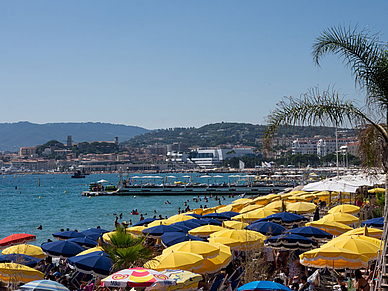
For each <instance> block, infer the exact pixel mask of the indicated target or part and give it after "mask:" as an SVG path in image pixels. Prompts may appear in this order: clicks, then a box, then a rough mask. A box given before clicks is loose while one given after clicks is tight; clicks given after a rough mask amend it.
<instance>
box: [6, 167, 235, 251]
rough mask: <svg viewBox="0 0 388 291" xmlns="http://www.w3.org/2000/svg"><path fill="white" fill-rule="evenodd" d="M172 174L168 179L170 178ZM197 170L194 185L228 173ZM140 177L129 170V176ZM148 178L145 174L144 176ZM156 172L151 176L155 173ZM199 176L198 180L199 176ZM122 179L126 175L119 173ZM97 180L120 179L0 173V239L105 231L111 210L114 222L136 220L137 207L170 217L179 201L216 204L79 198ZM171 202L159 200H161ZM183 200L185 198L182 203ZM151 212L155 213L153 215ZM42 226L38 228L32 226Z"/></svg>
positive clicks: (147, 198)
mask: <svg viewBox="0 0 388 291" xmlns="http://www.w3.org/2000/svg"><path fill="white" fill-rule="evenodd" d="M171 175H173V176H174V177H172V176H171ZM171 175H169V176H170V178H168V175H166V177H165V176H164V174H163V177H164V178H167V179H168V180H169V182H170V183H173V182H174V181H182V182H187V181H188V179H189V178H188V177H183V176H187V173H186V174H182V173H174V174H171ZM201 175H203V174H197V173H193V174H192V180H193V182H194V183H195V182H198V183H214V182H216V183H223V182H226V183H228V182H235V181H233V180H232V181H231V179H236V178H230V177H229V176H230V175H231V174H217V177H211V178H209V177H202V176H201ZM134 176H137V177H139V176H145V175H141V174H140V175H139V174H136V175H135V174H131V175H130V177H134ZM147 176H149V175H147ZM155 176H156V175H155ZM201 177H202V178H201ZM124 178H126V175H125V176H124ZM101 179H105V180H107V181H109V182H110V183H111V184H113V185H117V183H118V182H119V180H120V177H119V176H118V175H117V174H91V175H87V176H86V177H85V178H81V179H72V178H71V175H70V174H41V175H39V174H12V175H3V176H0V201H1V208H0V218H1V219H0V221H1V225H0V239H1V238H4V237H6V236H8V235H11V234H13V233H29V234H34V235H36V241H35V242H32V244H35V245H40V244H42V243H43V242H46V241H47V240H48V239H53V237H52V234H53V233H56V232H59V231H60V230H61V229H65V230H66V229H67V228H69V229H70V230H75V229H77V230H78V231H83V230H85V229H88V228H92V227H97V226H100V227H101V228H103V229H106V230H113V229H114V221H115V214H116V215H119V214H120V213H122V219H121V220H119V221H129V220H132V223H136V222H138V221H139V215H131V211H132V210H134V209H137V210H138V212H139V214H140V213H142V214H143V215H144V217H145V218H149V217H153V216H154V215H157V216H159V215H162V217H165V216H168V217H170V216H172V215H174V214H177V213H178V208H179V207H181V209H184V208H185V206H184V203H185V202H187V204H188V205H189V206H190V208H191V209H195V208H198V207H199V206H200V205H205V204H206V205H207V206H208V207H212V206H216V205H218V201H217V200H215V199H214V198H209V200H208V202H206V203H205V201H204V200H202V201H199V202H194V201H193V198H194V196H190V195H173V196H164V195H163V196H139V195H137V196H95V197H88V196H81V193H82V191H87V190H88V185H89V184H90V183H91V182H97V181H99V180H101ZM143 182H151V183H156V184H158V183H161V180H160V179H151V178H147V179H143ZM223 197H225V200H221V201H222V204H225V205H226V204H230V203H231V202H232V201H234V200H236V199H238V198H239V197H237V196H236V197H228V196H223ZM167 200H168V201H169V202H170V203H171V204H165V202H166V201H167ZM187 200H189V201H187ZM154 210H155V211H156V214H155V213H154ZM39 225H42V229H41V230H39V229H36V227H38V226H39Z"/></svg>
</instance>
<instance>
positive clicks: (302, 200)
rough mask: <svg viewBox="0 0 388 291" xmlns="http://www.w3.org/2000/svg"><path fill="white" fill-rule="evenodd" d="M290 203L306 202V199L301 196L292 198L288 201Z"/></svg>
mask: <svg viewBox="0 0 388 291" xmlns="http://www.w3.org/2000/svg"><path fill="white" fill-rule="evenodd" d="M286 200H287V201H288V202H291V203H292V202H306V201H307V200H306V198H303V197H301V196H291V197H288V198H287V199H286Z"/></svg>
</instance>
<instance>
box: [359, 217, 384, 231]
mask: <svg viewBox="0 0 388 291" xmlns="http://www.w3.org/2000/svg"><path fill="white" fill-rule="evenodd" d="M364 225H366V226H367V227H376V228H380V229H383V227H384V217H377V218H372V219H369V220H366V221H364V222H363V223H361V226H364Z"/></svg>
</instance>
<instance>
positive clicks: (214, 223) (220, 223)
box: [200, 218, 222, 226]
mask: <svg viewBox="0 0 388 291" xmlns="http://www.w3.org/2000/svg"><path fill="white" fill-rule="evenodd" d="M200 220H201V221H205V222H206V224H212V225H219V226H221V225H222V222H221V221H219V220H217V219H213V218H202V219H200Z"/></svg>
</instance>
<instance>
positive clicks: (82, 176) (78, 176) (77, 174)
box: [71, 170, 85, 178]
mask: <svg viewBox="0 0 388 291" xmlns="http://www.w3.org/2000/svg"><path fill="white" fill-rule="evenodd" d="M71 177H72V178H85V174H83V173H82V172H81V171H79V170H78V171H76V172H74V174H73V175H72V176H71Z"/></svg>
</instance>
